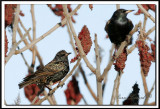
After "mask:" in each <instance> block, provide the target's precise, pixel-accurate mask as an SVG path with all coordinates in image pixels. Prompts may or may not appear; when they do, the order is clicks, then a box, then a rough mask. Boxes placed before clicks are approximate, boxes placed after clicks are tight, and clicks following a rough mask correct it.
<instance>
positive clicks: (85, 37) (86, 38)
mask: <svg viewBox="0 0 160 109" xmlns="http://www.w3.org/2000/svg"><path fill="white" fill-rule="evenodd" d="M78 38H79V40H80V41H81V45H82V47H83V51H84V53H85V54H86V55H87V54H88V53H89V51H90V49H91V46H92V40H91V36H90V32H89V30H88V28H87V26H86V25H84V26H83V28H82V30H81V32H80V33H79V35H78ZM76 50H77V52H79V50H78V48H76ZM79 56H80V54H78V55H77V56H76V57H74V58H73V59H71V63H72V62H75V61H76V60H77V59H78V58H79Z"/></svg>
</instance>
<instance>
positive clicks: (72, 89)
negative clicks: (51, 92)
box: [64, 76, 82, 105]
mask: <svg viewBox="0 0 160 109" xmlns="http://www.w3.org/2000/svg"><path fill="white" fill-rule="evenodd" d="M64 93H65V95H66V99H67V104H69V105H71V104H73V102H74V104H78V103H79V102H80V100H81V98H82V95H81V93H80V91H79V87H78V81H77V80H76V78H75V76H72V80H71V81H70V82H69V83H68V85H67V89H66V90H65V91H64Z"/></svg>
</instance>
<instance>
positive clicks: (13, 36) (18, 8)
mask: <svg viewBox="0 0 160 109" xmlns="http://www.w3.org/2000/svg"><path fill="white" fill-rule="evenodd" d="M19 12H20V5H19V4H17V8H16V14H15V17H14V23H13V35H12V46H13V45H14V44H15V43H16V32H17V26H18V18H19Z"/></svg>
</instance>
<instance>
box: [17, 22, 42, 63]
mask: <svg viewBox="0 0 160 109" xmlns="http://www.w3.org/2000/svg"><path fill="white" fill-rule="evenodd" d="M19 22H20V25H21V27H22V28H23V30H24V31H25V32H26V31H27V29H26V28H25V27H24V25H23V23H22V21H21V20H20V21H19ZM18 33H19V35H20V37H22V35H21V33H22V32H21V30H20V28H19V27H18ZM28 38H29V40H30V42H32V39H31V36H30V34H28ZM24 43H25V45H28V44H29V43H28V41H27V40H26V39H25V40H24ZM29 50H30V51H32V48H29ZM35 51H36V56H37V57H38V60H39V62H40V65H42V66H44V64H43V61H42V58H41V56H40V54H39V52H38V49H37V46H36V45H35Z"/></svg>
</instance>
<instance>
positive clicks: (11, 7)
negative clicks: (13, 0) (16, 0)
mask: <svg viewBox="0 0 160 109" xmlns="http://www.w3.org/2000/svg"><path fill="white" fill-rule="evenodd" d="M16 7H17V4H6V5H5V27H7V26H8V25H11V24H12V21H13V18H14V12H15V8H16ZM19 14H20V15H21V16H24V13H22V11H20V13H19Z"/></svg>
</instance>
